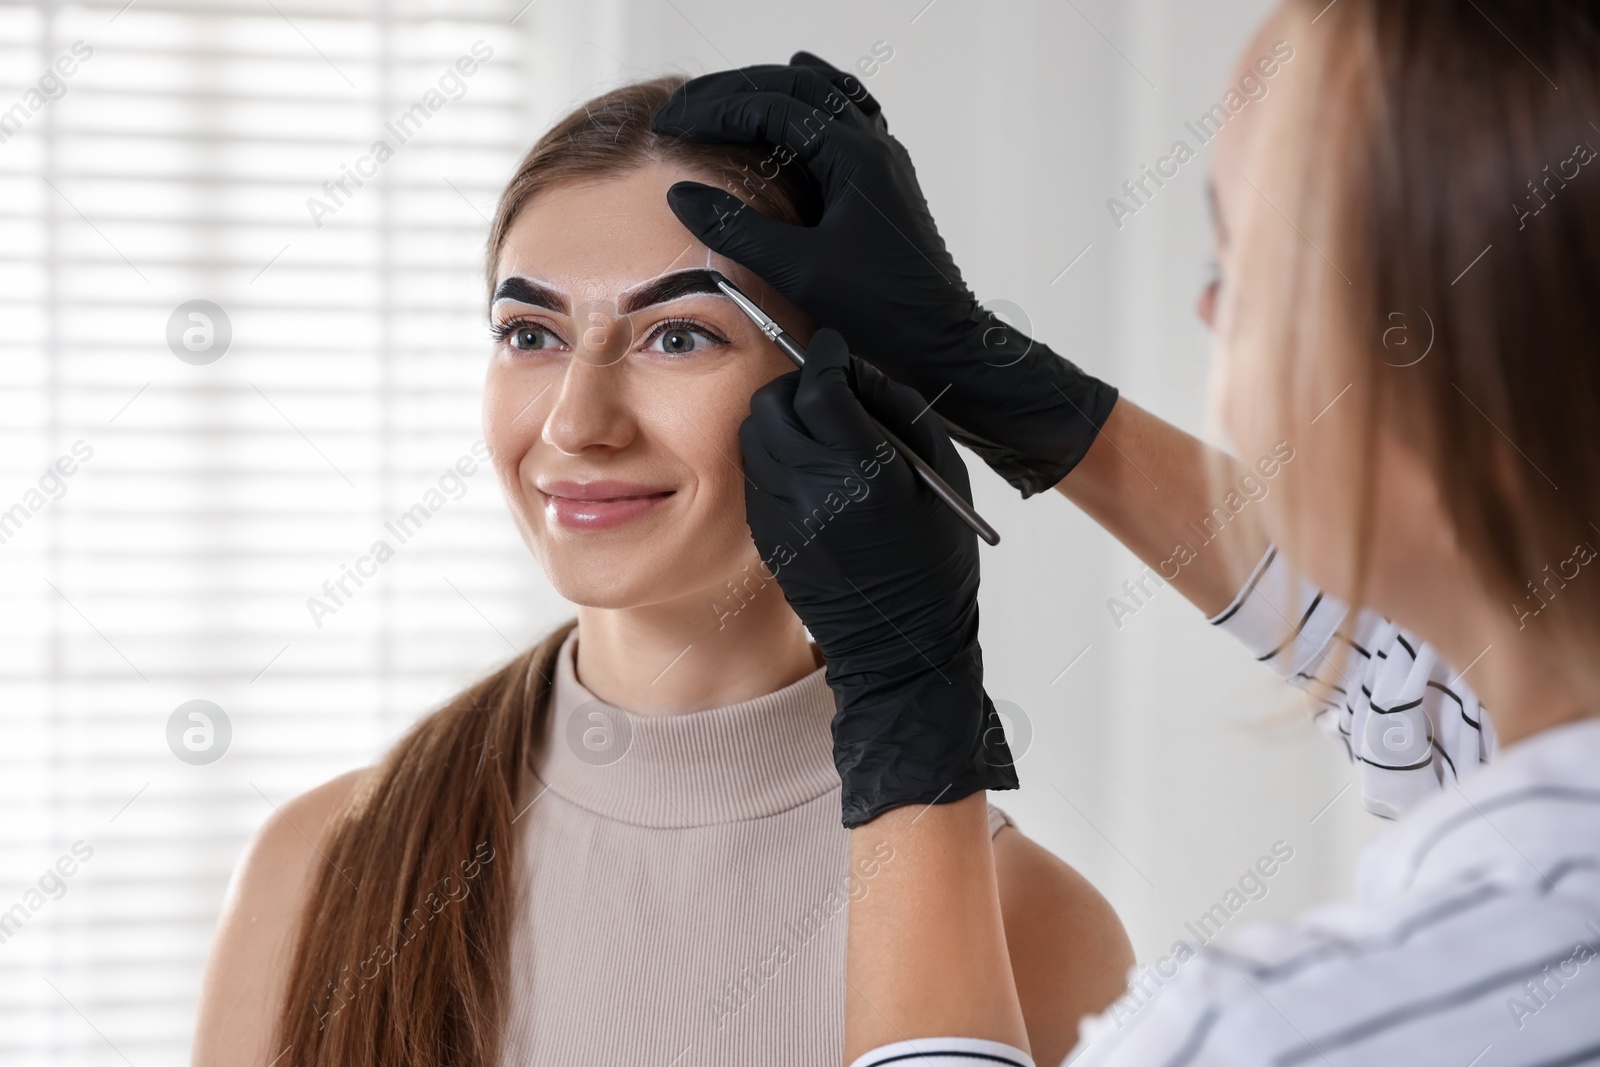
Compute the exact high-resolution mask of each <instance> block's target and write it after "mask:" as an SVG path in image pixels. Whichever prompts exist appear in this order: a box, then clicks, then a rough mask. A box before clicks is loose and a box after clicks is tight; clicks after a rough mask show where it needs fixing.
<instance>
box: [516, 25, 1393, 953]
mask: <svg viewBox="0 0 1600 1067" xmlns="http://www.w3.org/2000/svg"><path fill="white" fill-rule="evenodd" d="M1269 6H1270V5H1269V4H1267V3H1265V2H1264V0H1227V2H1223V3H1211V4H1207V5H1204V6H1203V7H1202V6H1201V5H1195V4H1186V3H1180V2H1178V0H1145V2H1138V3H1113V2H1110V0H1075V3H1074V4H1064V3H1059V2H1056V0H1019V2H1013V3H1008V4H1005V5H1003V6H1002V5H996V4H978V3H975V2H972V0H935V2H934V3H933V4H932V5H927V4H926V0H896V2H893V3H871V4H863V3H859V2H856V3H845V2H840V0H821V2H812V3H807V4H805V5H787V4H785V5H777V4H764V5H761V6H759V7H756V6H754V5H751V4H748V3H737V2H733V0H673V3H672V4H657V3H655V2H653V0H651V2H638V3H633V2H627V3H622V2H619V0H611V2H609V3H606V4H601V5H597V6H596V7H595V8H594V9H592V11H591V12H590V14H588V15H587V16H585V17H587V18H589V19H591V20H592V21H591V23H590V24H589V26H588V27H579V26H575V25H573V24H572V23H570V22H566V23H565V24H564V25H565V28H566V29H567V30H568V31H569V32H573V33H574V34H575V36H576V37H578V38H583V37H585V36H587V37H589V38H590V39H592V40H593V41H594V42H595V45H594V46H593V47H590V48H580V49H578V50H576V51H575V53H574V55H573V56H572V57H571V60H570V69H568V70H565V71H561V72H559V73H553V74H552V80H553V81H560V80H561V78H562V77H565V79H566V82H567V85H568V86H569V87H570V96H571V98H572V99H573V100H574V102H575V101H576V100H577V99H578V98H580V97H581V96H582V95H584V94H586V93H588V92H592V91H594V90H595V89H598V88H600V87H601V86H602V85H604V84H609V80H610V79H616V78H621V77H637V76H642V75H645V74H651V73H658V72H661V71H664V70H682V71H686V72H689V73H698V72H701V71H705V70H711V69H715V68H718V67H723V66H727V65H729V64H745V63H757V62H781V61H783V60H785V59H786V58H787V57H788V55H789V53H790V52H791V51H792V50H794V49H796V48H807V49H810V50H811V51H814V52H817V53H818V54H820V55H822V56H825V57H827V58H829V59H830V60H832V61H833V62H834V63H835V64H838V65H844V64H848V63H854V62H855V61H856V59H857V58H858V57H861V56H864V55H867V54H868V53H869V52H870V51H871V50H872V48H873V46H874V44H875V43H876V42H878V41H885V42H887V43H888V44H889V45H890V46H892V47H893V49H894V57H893V59H892V60H891V61H890V62H888V63H887V64H886V65H885V66H883V68H882V69H881V71H880V72H879V73H878V74H877V76H875V77H874V78H872V79H871V80H870V81H869V82H868V86H869V88H870V89H871V90H872V92H873V93H874V94H876V95H877V97H878V98H879V100H880V101H882V103H883V105H884V108H885V112H886V113H887V115H888V116H889V120H890V127H891V129H892V130H893V131H894V132H895V133H896V135H897V136H899V137H900V138H901V139H902V140H903V141H904V142H905V143H906V145H907V146H908V147H909V149H910V150H911V154H912V156H913V158H914V159H915V160H916V161H917V164H918V173H919V175H920V177H921V180H922V184H923V188H924V189H925V191H926V192H927V195H928V198H929V201H930V202H931V204H932V207H933V210H934V214H935V216H936V217H937V218H938V219H939V222H940V227H941V230H942V232H943V233H944V235H945V238H946V240H947V241H948V242H949V244H950V246H951V248H952V250H953V252H954V254H955V256H956V259H957V262H959V263H960V264H961V267H962V270H963V272H964V274H965V275H966V277H967V279H968V281H969V283H970V284H971V285H972V287H973V288H974V290H975V291H976V292H977V294H978V295H979V297H980V298H981V299H984V300H991V299H1004V300H1008V301H1010V302H1012V303H1014V304H1016V305H1019V306H1020V307H1021V308H1023V309H1024V312H1025V313H1026V315H1027V316H1028V318H1029V320H1031V323H1032V326H1033V329H1034V331H1035V333H1037V335H1038V336H1039V337H1041V338H1042V339H1044V340H1046V341H1048V342H1049V343H1050V344H1052V345H1053V346H1054V347H1056V348H1057V350H1058V351H1061V352H1062V353H1064V354H1066V355H1068V356H1069V357H1070V358H1072V359H1074V360H1076V361H1078V362H1079V363H1081V364H1082V365H1083V366H1084V367H1086V368H1087V369H1089V370H1091V371H1093V372H1094V373H1097V374H1099V375H1101V376H1103V377H1106V378H1108V379H1110V380H1111V381H1113V382H1115V383H1116V384H1117V385H1119V386H1120V387H1121V388H1122V389H1123V390H1124V392H1125V393H1127V394H1128V395H1129V396H1130V397H1132V398H1134V399H1136V400H1137V401H1138V403H1140V404H1141V405H1143V406H1145V407H1147V408H1150V409H1152V410H1154V411H1155V412H1157V413H1158V414H1160V415H1161V416H1163V417H1165V418H1167V419H1169V420H1171V421H1173V422H1175V423H1177V424H1178V425H1179V426H1182V427H1183V428H1185V429H1186V430H1189V431H1190V432H1193V433H1204V432H1205V430H1206V416H1205V396H1206V376H1207V369H1208V364H1209V341H1208V337H1207V335H1206V333H1205V331H1204V329H1203V327H1202V326H1201V324H1200V323H1199V321H1198V320H1197V319H1196V318H1195V316H1194V313H1193V310H1192V308H1193V304H1194V299H1195V296H1196V295H1197V293H1198V290H1199V286H1200V284H1201V279H1202V278H1203V276H1204V272H1205V265H1206V261H1207V259H1208V258H1209V255H1210V253H1209V246H1208V236H1207V235H1208V224H1207V221H1206V209H1205V199H1204V182H1205V168H1206V166H1207V165H1208V160H1207V158H1206V157H1205V156H1202V157H1201V158H1200V159H1197V160H1195V161H1194V162H1192V163H1189V164H1188V165H1187V166H1185V167H1184V168H1183V169H1182V170H1181V171H1180V174H1179V176H1178V177H1177V178H1176V179H1173V180H1172V181H1170V182H1168V184H1167V186H1166V187H1165V188H1163V189H1162V190H1160V191H1159V193H1158V195H1157V196H1155V197H1152V198H1151V199H1150V202H1149V204H1148V206H1147V207H1146V208H1144V209H1142V210H1141V211H1140V212H1139V213H1138V214H1137V216H1136V217H1133V218H1129V219H1124V220H1123V223H1124V225H1123V226H1122V227H1121V228H1120V229H1119V228H1118V227H1117V226H1116V225H1114V223H1113V221H1112V218H1111V215H1110V213H1109V211H1108V210H1107V206H1106V200H1107V198H1108V197H1110V196H1112V195H1114V194H1117V193H1118V188H1119V186H1120V185H1121V184H1122V182H1123V181H1124V180H1125V179H1127V178H1129V177H1133V176H1137V174H1138V171H1139V165H1140V164H1141V163H1153V162H1154V161H1155V159H1156V158H1157V157H1158V156H1161V155H1163V154H1165V153H1166V152H1167V151H1168V149H1169V148H1170V147H1171V145H1172V143H1173V141H1174V140H1175V139H1176V138H1177V137H1179V136H1182V135H1183V133H1184V131H1183V128H1182V127H1183V123H1184V121H1185V120H1189V119H1193V118H1194V117H1196V116H1197V115H1199V114H1200V113H1202V112H1203V111H1204V110H1205V109H1206V108H1207V107H1209V106H1210V105H1211V104H1212V103H1214V102H1215V101H1216V100H1217V99H1219V98H1220V96H1221V92H1222V86H1223V84H1224V82H1225V81H1226V80H1227V78H1228V76H1229V72H1230V70H1231V67H1232V64H1233V58H1234V56H1235V54H1236V53H1237V52H1238V51H1239V50H1240V49H1241V48H1242V47H1243V45H1244V43H1245V42H1246V41H1247V40H1248V38H1249V36H1250V33H1251V30H1252V29H1253V27H1254V26H1255V25H1256V23H1257V22H1258V20H1259V19H1260V18H1261V17H1262V15H1263V14H1264V13H1265V11H1266V10H1267V8H1268V7H1269ZM536 10H538V9H536ZM539 15H540V16H541V17H548V18H556V19H569V18H571V17H572V16H571V9H565V8H560V7H559V6H552V7H551V8H549V9H548V10H542V11H539ZM557 65H558V68H559V67H560V66H561V65H562V64H561V63H559V62H558V64H557ZM1086 247H1087V248H1088V251H1087V253H1085V254H1084V255H1083V258H1082V259H1080V260H1078V261H1077V263H1076V264H1075V265H1074V266H1072V269H1071V270H1070V271H1068V272H1067V273H1066V274H1065V275H1062V274H1061V271H1062V270H1063V268H1065V267H1067V265H1068V264H1069V263H1072V261H1073V260H1074V258H1075V257H1077V256H1078V255H1079V253H1080V252H1083V250H1084V249H1085V248H1086ZM979 467H980V470H979V472H978V473H977V474H976V476H975V481H976V483H977V489H976V492H977V496H978V503H979V506H980V509H981V510H982V511H983V513H984V514H985V515H986V516H987V517H989V519H990V520H991V521H992V522H994V523H995V525H996V526H997V527H998V528H999V529H1000V530H1001V532H1002V534H1003V535H1004V538H1005V541H1004V545H1003V547H1002V548H1001V549H998V550H994V551H988V552H986V555H985V558H984V566H985V576H984V583H985V584H984V596H983V612H984V627H983V641H984V648H985V652H986V657H987V662H988V664H989V679H990V691H991V693H992V694H993V695H994V696H995V697H996V698H997V699H1005V700H1010V701H1012V702H1014V703H1016V704H1017V705H1020V706H1021V707H1022V709H1024V712H1025V714H1026V715H1027V716H1028V718H1029V719H1030V721H1031V725H1032V728H1033V730H1034V739H1033V742H1032V745H1031V748H1030V749H1029V751H1028V752H1027V755H1026V756H1025V757H1024V758H1023V759H1022V761H1021V763H1020V765H1019V769H1020V771H1021V774H1022V777H1023V781H1024V786H1023V789H1022V790H1021V792H1020V794H1017V795H1008V796H1005V797H1003V798H1001V803H1002V804H1003V805H1004V806H1005V807H1006V808H1007V809H1008V810H1010V811H1011V812H1012V813H1013V815H1014V816H1015V817H1016V818H1017V819H1018V821H1019V822H1020V823H1021V824H1022V826H1023V827H1024V828H1025V829H1026V830H1027V831H1028V832H1029V833H1030V834H1031V835H1033V836H1034V837H1035V838H1036V839H1037V840H1039V841H1041V842H1043V843H1044V844H1046V845H1047V846H1049V847H1050V848H1052V849H1054V850H1055V851H1056V852H1058V853H1060V854H1061V855H1062V856H1064V857H1066V858H1067V859H1068V860H1069V861H1070V862H1072V863H1073V864H1074V865H1076V866H1078V867H1079V868H1080V869H1081V870H1083V871H1084V872H1085V873H1086V874H1087V875H1088V876H1089V877H1090V878H1091V879H1092V880H1093V881H1094V882H1095V883H1096V884H1097V885H1099V886H1100V887H1101V888H1102V889H1103V890H1104V891H1105V892H1106V893H1107V894H1108V895H1109V896H1110V897H1111V899H1112V901H1113V902H1114V903H1115V904H1116V906H1117V908H1118V909H1119V911H1120V912H1121V913H1122V915H1123V916H1124V919H1125V920H1126V922H1127V924H1128V928H1129V930H1130V932H1131V933H1132V935H1133V938H1134V942H1135V946H1136V948H1137V950H1138V952H1139V955H1140V957H1141V959H1143V960H1147V961H1148V960H1150V959H1152V958H1154V956H1156V955H1159V954H1160V953H1161V952H1163V951H1165V950H1166V949H1167V948H1168V947H1169V946H1170V945H1171V943H1172V941H1173V940H1174V939H1176V938H1178V937H1181V936H1189V935H1188V934H1187V933H1186V932H1185V930H1184V927H1183V924H1184V921H1185V920H1186V919H1191V918H1194V917H1195V916H1198V915H1199V914H1201V913H1202V912H1204V911H1206V910H1207V909H1208V908H1209V907H1210V906H1211V905H1212V904H1214V903H1216V902H1218V901H1219V900H1220V899H1221V898H1222V896H1223V894H1224V893H1225V892H1226V891H1227V890H1228V889H1229V888H1230V887H1231V886H1232V885H1233V884H1234V883H1235V882H1236V881H1237V879H1238V878H1239V876H1240V874H1241V873H1242V872H1243V871H1244V869H1245V868H1246V867H1247V866H1248V865H1249V864H1251V863H1252V862H1253V861H1254V860H1255V859H1256V857H1258V856H1260V855H1262V854H1264V853H1266V852H1267V851H1268V850H1269V848H1270V847H1271V846H1272V845H1273V843H1274V842H1277V841H1284V842H1287V843H1288V844H1289V845H1290V846H1291V847H1293V849H1294V859H1293V860H1292V861H1291V862H1290V863H1288V864H1287V865H1286V866H1285V867H1284V869H1283V870H1282V872H1281V873H1280V874H1279V875H1277V876H1276V877H1275V878H1273V879H1272V880H1271V882H1270V883H1269V886H1270V891H1269V893H1268V895H1267V897H1266V898H1265V899H1264V900H1262V901H1260V902H1255V903H1251V904H1249V905H1248V906H1247V907H1246V909H1245V910H1244V911H1243V912H1241V916H1242V917H1251V918H1274V917H1282V916H1287V915H1290V914H1293V913H1294V912H1296V911H1298V910H1299V909H1301V908H1302V907H1304V906H1307V905H1310V904H1312V903H1315V902H1317V901H1320V900H1324V899H1327V898H1329V897H1330V896H1333V895H1336V894H1340V893H1343V892H1344V891H1345V890H1346V889H1347V887H1348V884H1349V878H1350V870H1351V865H1352V862H1353V857H1354V854H1355V851H1356V849H1357V848H1358V847H1359V844H1360V842H1361V841H1363V840H1364V839H1365V838H1366V836H1367V835H1368V834H1369V833H1370V832H1371V831H1372V829H1374V828H1375V825H1376V820H1372V819H1370V817H1367V816H1365V815H1364V814H1363V813H1362V812H1361V810H1360V806H1359V803H1358V799H1357V790H1351V791H1349V792H1348V793H1345V794H1344V795H1343V796H1341V797H1340V799H1339V801H1338V802H1337V803H1335V804H1334V805H1333V806H1332V807H1331V808H1328V809H1327V811H1326V813H1325V814H1322V815H1321V817H1320V818H1317V821H1316V822H1315V824H1313V823H1312V822H1311V820H1312V819H1313V817H1316V816H1317V815H1318V813H1319V811H1321V810H1322V809H1323V808H1324V806H1325V805H1327V803H1328V802H1329V801H1330V800H1331V799H1332V798H1334V797H1335V796H1337V795H1339V793H1340V790H1341V789H1342V788H1343V787H1344V786H1345V784H1346V783H1347V782H1349V781H1350V780H1351V775H1350V771H1349V768H1348V767H1347V765H1346V764H1345V763H1344V757H1343V755H1342V753H1340V752H1339V751H1338V750H1336V748H1335V747H1334V746H1333V745H1332V744H1331V743H1330V742H1329V741H1328V740H1327V739H1325V738H1323V737H1322V736H1320V734H1318V733H1317V732H1316V731H1315V730H1314V728H1313V727H1312V726H1311V725H1310V723H1309V718H1308V716H1307V714H1306V712H1305V711H1304V710H1303V708H1302V706H1301V704H1300V702H1299V698H1298V696H1297V695H1295V694H1293V693H1292V692H1291V691H1289V690H1287V689H1286V688H1285V687H1284V686H1282V684H1281V683H1279V682H1278V681H1277V679H1276V678H1275V677H1274V676H1272V675H1271V674H1269V673H1268V672H1266V671H1265V670H1264V669H1262V668H1261V667H1259V666H1257V665H1256V664H1255V663H1254V662H1253V661H1252V660H1251V659H1250V658H1249V657H1248V656H1247V655H1245V654H1244V653H1243V651H1242V650H1240V649H1238V648H1237V647H1235V646H1234V645H1233V644H1232V643H1231V642H1230V641H1229V640H1228V639H1226V638H1225V637H1223V636H1222V635H1220V634H1218V633H1216V632H1214V631H1213V630H1212V629H1211V628H1210V627H1208V626H1207V625H1206V624H1205V622H1204V620H1203V619H1202V618H1201V616H1200V614H1199V613H1198V612H1197V611H1196V610H1195V609H1193V608H1192V607H1190V606H1189V605H1188V604H1187V603H1186V602H1184V601H1183V600H1182V599H1181V598H1180V597H1179V596H1178V595H1177V594H1176V593H1174V592H1173V591H1172V590H1171V589H1164V590H1162V591H1160V592H1159V593H1158V594H1157V595H1156V597H1155V598H1154V599H1153V600H1152V601H1151V602H1150V604H1149V606H1148V607H1146V608H1143V609H1141V610H1140V611H1139V612H1138V613H1137V615H1136V616H1134V617H1132V618H1125V619H1123V620H1122V626H1121V628H1119V627H1118V626H1117V625H1116V624H1115V623H1114V621H1113V619H1112V617H1111V614H1110V612H1109V611H1108V610H1107V607H1106V600H1107V599H1108V598H1109V597H1110V596H1112V595H1115V594H1116V593H1117V591H1118V589H1119V587H1120V585H1121V584H1122V582H1123V581H1124V580H1125V579H1128V578H1133V577H1136V576H1137V575H1138V573H1139V570H1140V568H1139V565H1138V563H1137V561H1135V559H1134V558H1133V557H1132V555H1131V554H1129V553H1127V552H1126V551H1124V550H1123V549H1122V548H1121V547H1120V546H1119V545H1117V544H1115V543H1114V542H1113V541H1112V540H1111V539H1110V538H1109V537H1108V536H1107V535H1105V534H1104V533H1103V532H1101V531H1100V530H1099V529H1098V528H1097V527H1095V526H1094V525H1093V524H1092V523H1090V522H1089V521H1088V520H1086V519H1085V518H1084V517H1083V516H1082V515H1080V514H1078V513H1076V512H1075V511H1074V509H1073V508H1072V507H1071V506H1070V505H1069V504H1067V503H1066V502H1065V501H1064V500H1060V499H1056V498H1053V497H1049V498H1043V499H1037V500H1033V501H1028V502H1023V501H1020V500H1018V499H1017V498H1016V495H1015V494H1014V493H1013V492H1012V491H1011V490H1010V489H1009V487H1008V486H1006V485H1005V484H1004V483H1003V482H1001V481H1000V480H999V479H998V478H996V477H994V476H993V475H991V474H989V473H988V472H987V470H982V469H981V465H979ZM1085 648H1087V651H1084V650H1085ZM1080 652H1082V653H1083V655H1082V658H1081V659H1080V660H1078V661H1077V663H1076V664H1075V665H1073V666H1072V668H1071V670H1070V671H1068V672H1067V673H1066V674H1065V675H1062V674H1061V671H1062V670H1063V668H1065V667H1066V666H1067V665H1068V664H1069V663H1071V662H1072V661H1073V658H1074V657H1075V656H1077V655H1078V654H1079V653H1080Z"/></svg>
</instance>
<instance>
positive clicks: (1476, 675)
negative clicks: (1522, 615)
mask: <svg viewBox="0 0 1600 1067" xmlns="http://www.w3.org/2000/svg"><path fill="white" fill-rule="evenodd" d="M1472 599H1473V603H1472V604H1471V605H1466V604H1460V603H1457V604H1455V605H1453V607H1454V608H1455V610H1452V611H1448V612H1439V613H1437V614H1436V615H1435V617H1434V618H1433V619H1430V620H1428V621H1429V623H1431V625H1429V626H1428V628H1427V629H1426V630H1424V629H1423V628H1421V627H1418V628H1417V632H1418V633H1420V634H1423V635H1424V636H1425V637H1426V638H1427V640H1429V641H1430V642H1432V644H1433V645H1434V647H1435V648H1437V649H1438V650H1439V651H1440V653H1441V654H1442V655H1443V656H1444V657H1445V659H1446V660H1447V662H1449V663H1450V664H1451V666H1452V667H1454V668H1455V669H1456V670H1457V671H1461V672H1464V673H1463V675H1462V681H1464V682H1465V683H1466V684H1467V685H1470V686H1471V687H1472V688H1473V690H1474V691H1475V692H1476V693H1477V694H1478V699H1479V700H1480V701H1481V702H1482V704H1483V707H1484V709H1485V711H1486V712H1487V713H1488V715H1489V719H1490V721H1491V722H1492V723H1493V724H1494V732H1495V737H1496V738H1497V740H1498V741H1499V743H1500V744H1501V745H1502V746H1506V745H1513V744H1516V743H1517V742H1518V741H1521V740H1522V739H1524V738H1526V737H1530V736H1532V735H1534V734H1536V733H1539V732H1540V731H1543V730H1548V729H1550V728H1551V727H1554V726H1562V725H1565V724H1566V723H1570V722H1576V721H1578V720H1579V719H1585V718H1590V717H1592V716H1595V715H1597V714H1600V692H1596V691H1595V686H1594V683H1593V681H1592V680H1590V679H1589V678H1588V677H1587V674H1586V673H1585V672H1583V671H1581V670H1577V669H1574V666H1573V665H1572V664H1571V663H1569V662H1567V661H1566V660H1565V659H1564V658H1563V657H1562V655H1561V653H1560V652H1559V651H1557V647H1558V646H1557V643H1556V642H1555V641H1554V640H1552V637H1553V635H1552V634H1551V633H1548V632H1547V633H1543V634H1541V633H1540V632H1539V629H1540V626H1539V624H1540V623H1541V622H1549V623H1552V624H1553V623H1554V622H1555V620H1554V619H1549V620H1542V619H1539V618H1537V617H1535V618H1532V619H1524V620H1523V625H1522V626H1521V627H1519V626H1518V625H1517V623H1516V621H1515V620H1514V616H1513V613H1512V611H1511V610H1509V609H1508V608H1506V607H1505V606H1500V605H1491V604H1489V603H1488V600H1487V598H1484V597H1473V598H1472ZM1419 621H1420V620H1419Z"/></svg>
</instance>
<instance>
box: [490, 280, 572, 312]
mask: <svg viewBox="0 0 1600 1067" xmlns="http://www.w3.org/2000/svg"><path fill="white" fill-rule="evenodd" d="M502 300H515V301H517V302H518V303H520V304H531V305H532V306H534V307H541V308H546V309H548V310H550V311H555V312H559V313H560V314H562V315H565V314H567V313H568V312H569V311H570V310H571V305H570V304H568V303H567V298H566V297H564V296H562V295H561V294H560V293H558V292H556V291H555V290H554V289H551V288H550V287H549V286H546V285H540V284H539V283H538V282H535V281H530V280H529V279H527V278H518V277H515V276H513V277H510V278H507V279H506V280H505V281H503V282H501V283H500V285H499V287H498V288H496V289H495V291H494V296H493V297H491V298H490V300H489V305H490V306H491V307H493V306H494V305H495V304H498V303H499V302H500V301H502Z"/></svg>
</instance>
